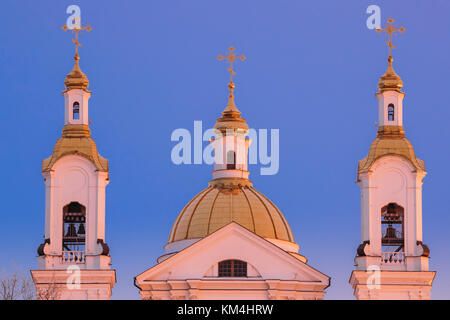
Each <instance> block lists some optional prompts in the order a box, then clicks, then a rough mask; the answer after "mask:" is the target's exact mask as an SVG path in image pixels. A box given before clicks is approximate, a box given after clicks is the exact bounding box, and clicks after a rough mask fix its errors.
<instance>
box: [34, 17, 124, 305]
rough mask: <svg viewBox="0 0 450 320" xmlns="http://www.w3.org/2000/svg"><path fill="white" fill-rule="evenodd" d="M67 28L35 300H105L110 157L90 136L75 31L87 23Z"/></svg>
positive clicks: (111, 274) (46, 169)
mask: <svg viewBox="0 0 450 320" xmlns="http://www.w3.org/2000/svg"><path fill="white" fill-rule="evenodd" d="M63 29H64V30H65V31H66V30H69V28H68V27H66V26H64V27H63ZM70 30H71V31H72V32H73V33H75V39H74V40H73V42H74V43H75V46H76V51H75V57H74V59H75V63H74V66H73V69H72V71H71V72H70V73H69V74H68V75H67V76H66V78H65V80H64V85H65V87H66V89H65V90H64V91H63V95H64V101H65V103H64V108H65V116H64V126H63V129H62V136H61V137H60V138H59V139H58V140H57V141H56V143H55V146H54V148H53V152H52V154H51V155H50V157H48V158H47V159H45V160H44V161H43V163H42V175H43V176H44V183H45V233H44V242H43V243H42V244H41V245H39V247H38V250H37V253H38V269H37V270H32V271H31V274H32V277H33V281H34V284H35V287H36V292H37V297H38V298H39V299H49V298H51V299H62V300H97V299H109V298H110V296H111V291H112V288H113V286H114V284H115V281H116V277H115V270H111V256H110V254H109V247H108V245H107V243H106V238H105V236H106V234H105V225H106V222H105V198H106V195H105V193H106V186H107V185H108V183H109V169H108V160H107V159H105V158H103V157H102V156H101V155H100V154H99V152H98V150H97V145H96V143H95V141H94V139H92V137H91V130H90V128H89V120H88V119H89V118H88V101H89V97H90V96H91V92H90V91H89V90H88V86H89V80H88V78H87V76H86V75H85V74H84V73H83V72H82V71H81V68H80V65H79V60H80V57H79V55H78V47H79V46H81V44H80V43H79V42H78V33H79V32H80V31H82V30H85V31H90V30H91V27H90V26H89V25H88V26H86V27H82V26H81V25H80V26H77V27H74V28H73V29H70Z"/></svg>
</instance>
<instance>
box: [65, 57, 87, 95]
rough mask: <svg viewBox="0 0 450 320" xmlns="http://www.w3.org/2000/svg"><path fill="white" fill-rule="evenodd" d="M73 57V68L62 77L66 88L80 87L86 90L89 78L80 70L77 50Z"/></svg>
mask: <svg viewBox="0 0 450 320" xmlns="http://www.w3.org/2000/svg"><path fill="white" fill-rule="evenodd" d="M73 58H74V60H75V64H74V66H73V69H72V71H71V72H70V73H68V74H67V76H66V78H65V79H64V85H65V86H66V90H71V89H82V90H86V91H87V88H88V87H89V79H88V77H87V76H86V75H85V74H84V73H83V71H81V68H80V64H79V62H78V61H79V60H80V56H79V55H78V52H76V53H75V56H74V57H73Z"/></svg>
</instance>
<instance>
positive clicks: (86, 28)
mask: <svg viewBox="0 0 450 320" xmlns="http://www.w3.org/2000/svg"><path fill="white" fill-rule="evenodd" d="M61 29H63V30H64V32H66V31H67V30H72V33H75V39H72V42H73V43H74V44H75V56H78V47H81V43H80V42H79V41H78V33H80V32H81V31H87V32H90V31H91V30H92V27H91V26H90V25H89V24H88V25H86V26H84V27H83V26H82V25H81V22H80V23H76V24H75V26H74V27H73V28H69V27H68V26H67V25H66V24H64V25H63V26H62V28H61Z"/></svg>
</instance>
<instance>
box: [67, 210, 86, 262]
mask: <svg viewBox="0 0 450 320" xmlns="http://www.w3.org/2000/svg"><path fill="white" fill-rule="evenodd" d="M85 235H86V207H85V206H83V205H82V204H80V203H78V202H71V203H69V204H68V205H66V206H65V207H64V208H63V243H62V246H63V253H62V254H63V261H66V262H74V263H82V262H85V256H84V254H85V245H86V243H85Z"/></svg>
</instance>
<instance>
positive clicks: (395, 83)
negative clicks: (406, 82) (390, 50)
mask: <svg viewBox="0 0 450 320" xmlns="http://www.w3.org/2000/svg"><path fill="white" fill-rule="evenodd" d="M393 61H394V58H392V56H389V57H388V67H387V70H386V72H385V73H384V74H383V75H382V76H381V78H380V80H379V81H378V89H379V90H380V92H383V91H386V90H394V91H400V90H401V89H402V88H403V81H402V79H401V78H400V76H399V75H398V74H397V73H395V71H394V68H393V67H392V62H393Z"/></svg>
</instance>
